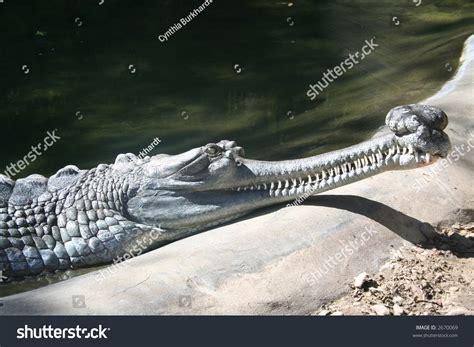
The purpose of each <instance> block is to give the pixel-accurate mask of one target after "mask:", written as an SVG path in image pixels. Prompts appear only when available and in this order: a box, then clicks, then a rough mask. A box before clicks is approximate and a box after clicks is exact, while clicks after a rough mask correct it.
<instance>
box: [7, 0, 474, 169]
mask: <svg viewBox="0 0 474 347" xmlns="http://www.w3.org/2000/svg"><path fill="white" fill-rule="evenodd" d="M99 2H100V0H97V1H80V0H75V1H72V0H49V1H4V2H3V3H0V45H1V55H0V121H1V129H2V136H1V137H0V148H1V156H0V171H1V172H3V171H4V167H5V166H6V165H7V164H8V163H10V162H16V161H17V160H19V159H21V158H22V157H23V156H25V155H26V154H27V153H28V151H30V146H31V145H35V144H37V143H38V142H40V141H42V140H43V138H44V137H45V135H46V132H47V131H48V130H52V129H58V132H57V133H58V135H59V136H61V140H59V141H58V142H57V143H56V144H55V145H54V146H53V147H51V148H50V149H48V150H47V151H46V152H44V154H43V155H41V156H40V157H39V158H38V159H37V160H36V161H34V162H33V163H32V164H31V165H29V166H28V167H27V168H26V169H25V170H23V171H22V172H21V173H20V174H19V175H17V176H16V177H15V178H17V177H24V176H27V175H28V174H31V173H42V174H45V175H49V174H52V173H54V172H55V171H56V170H57V169H59V168H61V167H63V166H64V165H67V164H76V165H77V166H79V167H81V168H89V167H93V166H95V165H97V164H98V163H100V162H113V160H114V158H115V156H116V155H117V154H119V153H124V152H133V153H138V152H139V151H140V150H141V149H142V148H143V147H146V146H148V144H149V143H150V142H151V141H152V140H153V138H155V137H159V138H160V139H161V140H162V142H161V144H160V145H159V146H158V147H157V148H156V149H155V150H154V151H153V153H152V154H156V153H158V152H163V153H178V152H180V151H183V150H187V149H190V148H192V147H196V146H200V145H203V144H206V143H209V142H214V141H218V140H220V139H224V138H226V139H233V140H236V141H237V142H238V143H239V144H240V145H242V146H244V147H245V149H246V152H247V156H249V157H253V158H259V159H269V160H270V159H283V158H294V157H300V156H306V155H312V154H317V153H320V152H324V151H327V150H330V149H335V148H340V147H343V146H347V145H350V144H353V143H356V142H359V141H361V140H363V139H365V138H366V137H367V136H368V135H369V134H370V133H371V132H373V131H374V130H375V129H376V128H377V127H378V126H380V125H382V124H383V120H384V116H385V114H386V113H387V111H388V110H389V109H390V108H391V107H394V106H396V105H399V104H407V103H412V102H417V101H420V100H422V99H423V98H425V97H427V96H429V95H431V94H433V93H434V92H435V91H436V90H438V89H439V87H440V86H441V85H442V84H443V83H444V82H445V81H446V80H448V79H449V78H450V77H451V76H452V75H453V74H454V72H455V69H456V66H457V61H458V58H459V55H460V52H461V49H462V43H463V41H464V40H465V39H466V38H467V37H468V35H469V34H470V33H472V31H473V28H474V26H473V21H474V19H473V18H474V17H473V7H474V6H473V4H472V3H471V2H470V1H467V0H466V1H430V2H429V4H428V1H425V0H423V1H422V3H421V5H420V6H416V4H415V3H414V2H412V1H408V0H407V1H396V2H395V1H381V0H377V1H341V0H339V1H311V2H310V1H295V2H294V3H293V5H292V6H288V3H286V2H280V1H255V0H254V1H238V2H237V1H234V2H230V1H214V2H213V3H212V4H211V5H210V6H209V7H208V8H206V9H205V10H204V11H203V12H202V13H200V14H199V15H198V16H197V18H195V19H193V20H192V21H191V22H190V23H188V24H187V25H186V26H184V27H183V28H182V29H181V30H179V31H178V32H176V33H175V34H174V35H172V36H171V37H170V38H169V40H168V41H167V42H164V43H162V42H160V41H159V39H158V35H160V34H163V33H165V32H166V31H167V30H168V28H169V27H170V26H171V25H172V24H174V23H177V22H179V20H180V18H181V17H184V16H186V15H188V14H189V11H191V10H192V9H194V8H196V7H198V6H199V5H200V4H201V3H202V1H176V0H175V1H136V0H135V1H132V0H129V1H121V0H105V1H104V2H103V4H102V5H99ZM425 3H426V4H425ZM393 17H397V18H396V19H394V18H393ZM396 23H399V25H395V24H396ZM374 36H375V37H376V40H375V42H376V43H377V44H379V47H377V48H376V49H375V51H374V52H373V53H372V54H371V55H370V56H368V57H367V58H366V59H364V60H363V61H361V62H360V63H359V64H357V65H356V66H355V67H354V68H353V69H351V70H350V71H348V72H347V73H345V74H344V75H343V76H341V77H339V78H338V79H337V80H336V81H334V82H333V83H331V84H330V85H329V86H328V87H327V88H326V89H325V90H324V92H322V93H321V95H320V96H318V98H316V100H315V101H311V100H310V99H309V98H308V97H307V95H306V91H307V89H308V85H309V84H310V83H316V82H317V81H318V80H320V79H321V77H322V74H323V73H324V71H326V69H328V68H332V67H333V66H335V65H339V64H340V63H341V62H342V61H343V60H344V59H346V58H347V56H348V54H349V53H351V52H352V53H353V52H356V51H359V50H360V49H361V47H362V46H363V44H364V40H366V39H369V40H370V39H371V38H373V37H374ZM236 64H238V67H235V65H236ZM24 65H26V67H25V66H24ZM130 65H133V66H132V67H131V66H130ZM239 68H240V70H239ZM239 71H240V73H238V72H239ZM26 72H28V73H26ZM132 72H134V73H132Z"/></svg>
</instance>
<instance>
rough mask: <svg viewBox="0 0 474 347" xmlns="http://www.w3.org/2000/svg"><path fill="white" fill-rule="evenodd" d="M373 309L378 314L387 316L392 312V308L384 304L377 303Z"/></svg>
mask: <svg viewBox="0 0 474 347" xmlns="http://www.w3.org/2000/svg"><path fill="white" fill-rule="evenodd" d="M371 309H372V311H374V312H375V313H376V314H377V315H378V316H387V315H389V314H390V310H389V309H388V307H386V306H385V305H382V304H376V305H373V306H372V307H371Z"/></svg>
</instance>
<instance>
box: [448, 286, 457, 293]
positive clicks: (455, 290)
mask: <svg viewBox="0 0 474 347" xmlns="http://www.w3.org/2000/svg"><path fill="white" fill-rule="evenodd" d="M458 290H459V287H454V286H453V287H449V291H450V292H457V291H458Z"/></svg>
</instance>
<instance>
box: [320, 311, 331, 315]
mask: <svg viewBox="0 0 474 347" xmlns="http://www.w3.org/2000/svg"><path fill="white" fill-rule="evenodd" d="M330 314H331V311H329V310H322V311H319V313H318V316H329V315H330Z"/></svg>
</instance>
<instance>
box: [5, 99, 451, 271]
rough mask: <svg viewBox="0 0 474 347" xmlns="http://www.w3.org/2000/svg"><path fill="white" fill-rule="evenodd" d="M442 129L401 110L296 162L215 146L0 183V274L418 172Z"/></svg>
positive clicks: (440, 143)
mask: <svg viewBox="0 0 474 347" xmlns="http://www.w3.org/2000/svg"><path fill="white" fill-rule="evenodd" d="M447 123H448V119H447V116H446V114H445V113H444V112H443V111H442V110H440V109H439V108H436V107H433V106H427V105H408V106H399V107H396V108H394V109H392V110H391V111H390V112H389V113H388V114H387V117H386V124H387V126H388V128H389V129H390V130H391V132H392V133H390V134H389V135H385V136H381V137H378V138H373V139H370V140H368V141H365V142H362V143H360V144H357V145H354V146H351V147H348V148H345V149H341V150H336V151H333V152H329V153H326V154H321V155H316V156H312V157H308V158H304V159H296V160H284V161H258V160H250V159H246V158H245V157H244V150H243V148H242V147H238V146H237V145H236V143H235V142H234V141H227V140H223V141H220V142H218V143H211V144H207V145H205V146H203V147H199V148H194V149H191V150H190V151H187V152H184V153H181V154H178V155H164V154H159V155H155V156H153V157H151V158H149V157H146V158H144V159H138V158H137V157H135V156H134V155H133V154H120V155H119V156H118V157H117V158H116V160H115V163H114V164H112V165H105V164H101V165H99V166H97V167H96V168H94V169H91V170H79V169H78V168H77V167H75V166H66V167H65V168H63V169H61V170H59V171H58V172H57V173H56V174H55V175H53V176H51V177H50V178H49V179H48V178H45V177H43V176H41V175H31V176H28V177H26V178H23V179H18V180H17V181H16V182H14V181H12V180H11V179H9V178H7V177H6V176H0V270H3V276H7V277H11V278H15V277H23V276H28V275H36V274H39V273H41V272H44V271H55V270H58V269H66V268H70V267H72V268H77V267H83V266H90V265H94V264H100V263H107V262H111V261H112V260H114V259H115V258H117V257H121V256H123V255H124V254H134V255H137V254H140V253H142V252H144V251H148V250H150V249H154V248H156V247H158V246H160V245H163V244H165V243H168V242H170V241H174V240H178V239H180V238H183V237H186V236H188V235H191V234H194V233H197V232H199V231H202V230H203V229H206V228H210V227H212V226H215V225H218V224H221V223H223V222H226V221H229V220H232V219H235V218H237V217H240V216H242V215H244V214H246V213H249V212H251V211H254V210H255V209H257V208H261V207H264V206H268V205H271V204H277V203H282V202H287V201H291V200H294V199H296V198H298V197H301V196H304V195H305V194H306V195H308V194H316V193H319V192H323V191H326V190H329V189H333V188H336V187H338V186H341V185H345V184H348V183H352V182H355V181H358V180H361V179H363V178H366V177H369V176H372V175H375V174H378V173H381V172H384V171H387V170H396V169H411V168H416V167H420V166H424V165H426V164H429V163H430V162H433V161H434V160H436V158H438V157H444V156H446V155H447V153H448V151H449V149H450V142H449V138H448V136H447V135H446V134H445V133H444V132H443V131H442V130H443V129H444V128H445V127H446V126H447ZM151 234H152V235H153V238H152V239H151V238H150V235H151ZM144 240H146V242H144ZM150 240H152V241H150ZM138 245H140V246H138Z"/></svg>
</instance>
